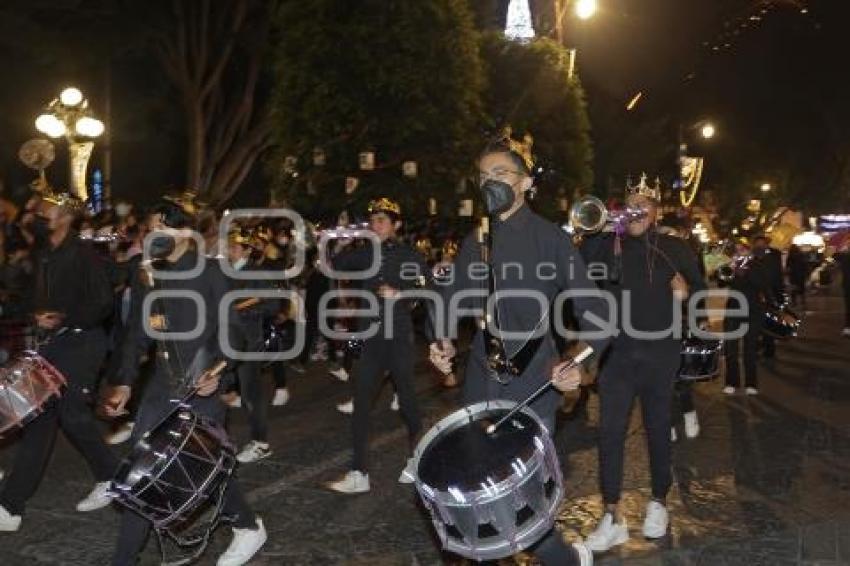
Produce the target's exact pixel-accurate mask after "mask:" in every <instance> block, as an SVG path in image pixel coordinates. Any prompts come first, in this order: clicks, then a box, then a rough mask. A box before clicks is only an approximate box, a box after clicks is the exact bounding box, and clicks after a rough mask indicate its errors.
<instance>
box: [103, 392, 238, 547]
mask: <svg viewBox="0 0 850 566" xmlns="http://www.w3.org/2000/svg"><path fill="white" fill-rule="evenodd" d="M235 466H236V458H235V450H234V447H233V445H232V444H231V443H230V441H229V440H228V438H227V434H226V433H225V431H224V430H223V429H222V428H221V427H220V426H218V425H217V424H215V423H213V422H212V421H211V420H209V419H207V418H205V417H202V416H199V415H197V414H195V413H194V412H193V411H192V410H191V408H190V407H189V406H188V405H186V404H180V405H179V406H178V407H177V409H176V410H174V411H173V412H172V413H171V414H169V415H168V416H167V417H166V418H165V419H164V420H163V421H162V422H160V423H159V424H158V425H157V426H156V427H154V428H153V429H152V430H150V431H149V432H147V433H145V435H144V436H142V438H141V439H139V441H138V442H137V443H136V445H135V446H134V447H133V449H132V451H131V452H130V454H129V456H127V457H126V458H125V459H124V460H123V461H122V463H121V465H120V466H119V468H118V472H117V473H116V475H115V478H114V479H113V480H112V484H111V485H110V489H109V490H110V493H111V494H112V496H113V497H114V498H115V499H116V500H117V501H118V502H119V503H121V504H122V505H124V506H126V507H128V508H129V509H130V510H132V511H134V512H136V513H138V514H139V515H141V516H143V517H145V518H146V519H148V520H149V521H151V523H152V524H153V527H154V529H156V531H157V532H164V533H165V534H168V535H170V536H172V538H175V540H179V537H178V536H176V535H175V533H176V532H177V530H178V529H181V528H184V527H185V526H186V525H187V524H189V523H191V522H193V520H194V519H195V518H196V517H197V515H198V514H199V513H200V512H201V511H203V510H204V508H205V506H204V504H205V503H207V502H209V501H211V500H212V501H213V502H216V500H217V499H218V500H219V501H220V498H221V495H222V493H221V492H222V491H223V489H224V486H225V485H226V481H227V479H228V478H229V477H230V474H231V473H232V472H233V469H234V467H235Z"/></svg>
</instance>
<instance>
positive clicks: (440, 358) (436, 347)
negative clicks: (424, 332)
mask: <svg viewBox="0 0 850 566" xmlns="http://www.w3.org/2000/svg"><path fill="white" fill-rule="evenodd" d="M456 354H457V350H455V347H454V344H452V341H451V340H446V339H444V340H440V341H439V342H433V343H432V344H431V345H430V346H429V347H428V358H429V360H430V361H431V363H432V364H433V365H434V367H435V368H437V370H439V371H440V372H441V373H443V374H444V375H448V374H450V373H451V371H452V359H453V358H454V357H455V355H456Z"/></svg>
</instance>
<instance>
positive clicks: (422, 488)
mask: <svg viewBox="0 0 850 566" xmlns="http://www.w3.org/2000/svg"><path fill="white" fill-rule="evenodd" d="M517 405H518V403H517V402H515V401H510V400H508V399H494V400H492V401H479V402H478V403H473V404H471V405H466V406H464V407H461V408H459V409H456V410H455V411H452V412H451V413H449V414H448V415H446V416H444V417H443V418H441V419H440V420H438V421H437V422H436V423H434V424H433V425H432V426H431V428H429V429H428V431H427V432H426V433H425V434H424V435H423V436H422V438H421V439H419V442H418V443H417V444H416V448H415V449H414V451H413V463H412V467H411V469H412V470H413V477H414V484H415V485H416V488H417V489H418V490H419V492H420V493H427V494H431V495H430V496H429V497H430V498H431V499H433V498H434V497H436V495H437V494H438V493H448V491H447V490H443V489H439V488H435V487H432V486H430V485H428V484H427V483H425V482H423V481H422V480H421V479H420V478H419V464H420V462H421V460H422V456H423V455H424V453H425V450H426V449H427V447H428V446H430V444H431V443H432V442H433V441H434V440H435V439H436V438H437V437H439V436H440V434H441V433H443V432H444V431H445V430H447V429H448V428H449V427H450V426H451V425H453V424H456V422H457V421H460V422H464V421H469V419H470V418H471V417H475V416H477V415H480V414H481V413H483V412H485V411H488V410H494V409H495V410H508V411H510V410H511V409H513V408H514V407H516V406H517ZM520 412H521V413H523V414H525V415H527V416H528V417H530V418H531V420H532V421H534V423H535V424H536V425H537V426H538V427H539V428H540V430H541V432H542V433H543V436H546V437H547V438H548V437H549V429H548V428H546V425H545V424H543V421H542V420H541V419H540V417H539V416H537V413H536V412H534V410H533V409H531V408H530V407H527V406H526V407H523V408H522V409H520ZM549 440H550V441H551V439H549ZM543 443H544V444H545V443H546V439H544V440H543ZM553 448H554V446H553ZM505 481H507V480H503V481H502V482H499V483H498V484H496V485H497V486H500V485H501V484H502V483H504V482H505ZM482 491H484V490H477V491H474V492H468V493H470V494H477V493H479V492H482ZM470 504H471V503H470Z"/></svg>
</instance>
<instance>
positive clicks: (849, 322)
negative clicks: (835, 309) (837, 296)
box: [843, 275, 850, 328]
mask: <svg viewBox="0 0 850 566" xmlns="http://www.w3.org/2000/svg"><path fill="white" fill-rule="evenodd" d="M847 279H848V276H847V275H844V284H843V287H844V328H850V284H848V281H847Z"/></svg>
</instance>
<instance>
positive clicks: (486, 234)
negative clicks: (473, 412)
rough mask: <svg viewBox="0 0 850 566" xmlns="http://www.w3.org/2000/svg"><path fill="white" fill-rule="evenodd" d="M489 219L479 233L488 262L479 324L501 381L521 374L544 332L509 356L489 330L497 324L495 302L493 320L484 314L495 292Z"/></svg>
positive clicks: (490, 361)
mask: <svg viewBox="0 0 850 566" xmlns="http://www.w3.org/2000/svg"><path fill="white" fill-rule="evenodd" d="M488 220H489V219H486V218H483V219H482V225H481V228H480V230H479V233H478V242H479V245H480V249H481V261H482V263H484V264H485V265H486V266H487V300H486V301H485V303H484V308H483V309H482V310H483V311H484V317H483V318H482V319H481V322H480V327H481V332H482V333H483V335H484V351H485V353H486V355H487V367H488V368H489V369H490V371H491V373H492V376H493V378H494V379H495V380H496V381H498V382H500V383H503V384H504V383H507V382H508V379H510V377H516V376H519V375H522V373H523V372H524V371H525V370H526V368H528V366H529V364H530V363H531V360H532V359H534V356H535V354H537V350H538V349H540V345H541V344H542V343H543V339H544V338H545V334H544V335H542V336H538V337H537V338H529V339H528V340H526V341H525V343H524V344H523V345H522V347H521V348H520V349H519V350H518V351H517V352H516V353H515V354H514V355H513V356H509V355H508V353H507V350H506V349H505V343H504V341H502V339H501V338H499V337H498V336H495V335H494V334H492V333H491V332H490V325H491V324H492V325H493V326H494V328H500V325H499V309H498V305H496V304H495V303H494V307H493V317H492V320H489V319H490V316H489V315H488V314H487V304H488V303H489V298H490V297H493V296H494V295H495V294H496V275H495V270H494V269H493V262H492V249H493V235H492V233H491V232H490V230H489V221H488ZM547 315H548V313H545V314H544V315H543V317H542V318H541V322H540V323H538V327H539V325H540V324H541V323H542V322H543V321H544V320H548V316H547ZM537 330H538V328H535V329H534V330H532V332H531V333H530V334H531V335H532V336H533V335H534V334H535V333H536V332H537ZM504 375H507V376H509V378H508V379H503V378H502V376H504Z"/></svg>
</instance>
